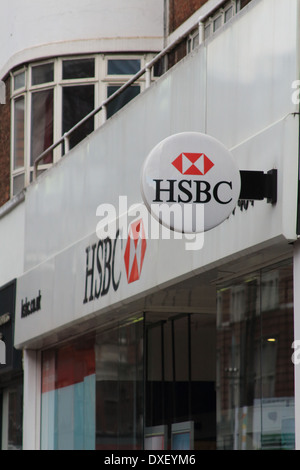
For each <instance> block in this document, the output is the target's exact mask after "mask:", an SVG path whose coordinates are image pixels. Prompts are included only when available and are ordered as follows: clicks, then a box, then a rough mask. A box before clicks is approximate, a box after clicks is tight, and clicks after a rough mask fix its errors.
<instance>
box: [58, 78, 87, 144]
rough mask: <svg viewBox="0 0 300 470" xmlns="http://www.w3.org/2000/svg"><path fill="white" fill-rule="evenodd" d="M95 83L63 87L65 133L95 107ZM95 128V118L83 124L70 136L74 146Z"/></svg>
mask: <svg viewBox="0 0 300 470" xmlns="http://www.w3.org/2000/svg"><path fill="white" fill-rule="evenodd" d="M94 102H95V97H94V85H81V86H66V87H64V88H63V111H62V118H63V134H64V133H65V132H67V131H69V130H70V129H71V128H72V127H73V126H75V124H77V123H78V122H79V121H80V120H81V119H83V118H84V117H85V116H86V115H88V114H89V113H90V112H91V111H92V110H93V109H94ZM93 130H94V118H93V117H92V118H90V119H89V120H88V121H86V122H85V123H84V124H82V125H81V126H80V127H79V128H78V129H77V130H76V131H74V132H73V133H72V134H71V136H70V148H73V147H74V146H75V145H77V144H78V143H79V142H81V140H83V139H84V138H85V137H86V136H87V135H89V134H90V133H91V132H93Z"/></svg>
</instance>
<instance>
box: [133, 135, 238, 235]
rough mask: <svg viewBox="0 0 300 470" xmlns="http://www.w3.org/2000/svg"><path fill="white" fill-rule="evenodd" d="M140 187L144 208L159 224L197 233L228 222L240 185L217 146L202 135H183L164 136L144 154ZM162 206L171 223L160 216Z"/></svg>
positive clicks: (224, 152) (231, 163)
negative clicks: (170, 213)
mask: <svg viewBox="0 0 300 470" xmlns="http://www.w3.org/2000/svg"><path fill="white" fill-rule="evenodd" d="M141 187H142V197H143V200H144V203H145V205H146V206H147V208H148V210H149V212H150V213H151V214H152V215H153V216H154V217H156V218H157V219H158V220H159V221H160V223H161V224H165V225H167V226H169V228H170V229H171V230H174V231H178V232H182V233H197V232H206V231H208V230H211V229H212V228H214V227H216V226H217V225H219V224H221V223H222V222H223V221H224V220H225V219H227V218H228V217H229V215H230V214H231V213H232V211H233V210H234V209H235V207H236V204H237V202H238V199H239V194H240V187H241V181H240V173H239V169H238V167H237V165H236V163H235V161H234V158H233V156H232V155H231V153H230V152H229V151H228V150H227V149H226V148H225V147H224V146H223V145H222V144H221V143H220V142H218V141H217V140H216V139H214V138H212V137H210V136H207V135H205V134H201V133H197V132H185V133H181V134H175V135H173V136H171V137H168V138H167V139H165V140H163V141H162V142H160V143H159V144H158V145H157V146H156V147H155V148H154V149H153V150H152V151H151V152H150V154H149V155H148V157H147V159H146V160H145V163H144V166H143V169H142V175H141ZM165 204H166V205H169V206H170V207H172V209H173V211H174V214H175V212H177V216H174V217H173V219H172V220H171V221H170V219H169V220H166V218H164V217H163V216H162V210H161V205H165ZM176 207H178V208H180V209H181V210H180V211H176ZM199 207H202V210H199Z"/></svg>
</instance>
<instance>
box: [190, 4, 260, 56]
mask: <svg viewBox="0 0 300 470" xmlns="http://www.w3.org/2000/svg"><path fill="white" fill-rule="evenodd" d="M250 1H251V0H230V1H227V2H224V3H223V5H222V7H221V8H219V9H217V10H216V11H215V12H214V13H213V14H212V15H211V16H210V17H208V18H206V20H205V21H204V39H207V38H209V37H210V36H211V35H212V34H213V33H215V32H216V31H218V30H219V29H220V28H221V27H222V26H223V25H224V24H226V23H228V21H230V20H231V18H232V17H233V16H234V15H236V14H237V13H238V12H239V11H240V10H241V9H242V8H244V7H245V6H246V5H247V4H248V3H250ZM198 44H199V30H198V28H197V29H195V30H194V31H193V32H192V33H191V34H190V35H189V37H188V40H187V52H188V53H189V52H191V51H192V50H193V49H194V48H195V47H197V45H198Z"/></svg>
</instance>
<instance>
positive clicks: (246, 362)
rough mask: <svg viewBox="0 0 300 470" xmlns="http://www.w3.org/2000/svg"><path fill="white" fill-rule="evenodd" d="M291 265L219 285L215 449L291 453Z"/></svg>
mask: <svg viewBox="0 0 300 470" xmlns="http://www.w3.org/2000/svg"><path fill="white" fill-rule="evenodd" d="M292 343H293V271H292V263H285V264H281V265H278V266H275V267H272V268H270V269H265V270H262V271H260V272H259V273H255V274H253V275H252V276H247V277H245V278H244V279H240V280H238V281H235V282H232V283H230V284H228V285H224V286H221V287H220V288H219V290H218V316H217V429H218V431H217V446H218V449H247V450H255V449H258V450H263V449H293V448H294V446H295V430H294V366H293V363H292V360H291V354H292V353H291V345H292Z"/></svg>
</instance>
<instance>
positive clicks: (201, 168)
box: [172, 153, 214, 175]
mask: <svg viewBox="0 0 300 470" xmlns="http://www.w3.org/2000/svg"><path fill="white" fill-rule="evenodd" d="M172 165H173V166H174V167H175V168H176V169H177V170H178V171H179V172H180V173H181V174H182V175H206V173H208V172H209V170H211V168H212V167H213V166H214V163H213V162H212V161H211V160H210V159H209V158H208V157H207V156H206V155H205V154H204V153H181V154H180V155H179V156H178V157H177V158H175V160H174V161H173V162H172Z"/></svg>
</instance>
